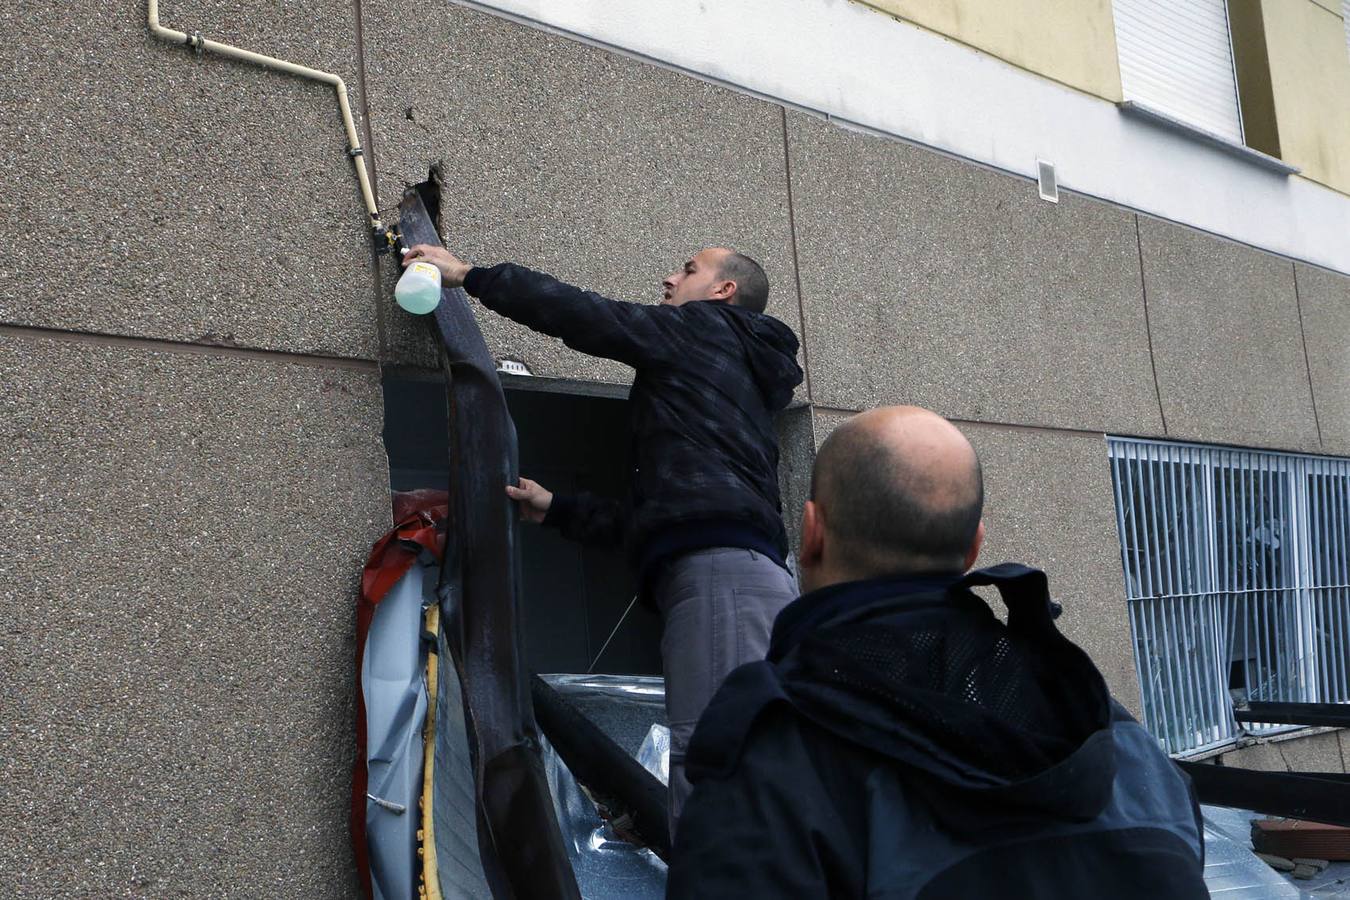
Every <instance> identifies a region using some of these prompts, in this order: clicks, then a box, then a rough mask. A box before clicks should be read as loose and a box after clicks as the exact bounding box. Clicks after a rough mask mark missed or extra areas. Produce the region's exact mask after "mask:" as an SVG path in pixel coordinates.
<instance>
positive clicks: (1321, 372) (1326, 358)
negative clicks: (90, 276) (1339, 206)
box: [1294, 263, 1350, 456]
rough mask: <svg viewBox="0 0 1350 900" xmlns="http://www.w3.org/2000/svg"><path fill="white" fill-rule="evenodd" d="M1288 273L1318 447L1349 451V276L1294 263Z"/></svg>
mask: <svg viewBox="0 0 1350 900" xmlns="http://www.w3.org/2000/svg"><path fill="white" fill-rule="evenodd" d="M1294 277H1295V278H1296V279H1297V280H1298V299H1299V310H1300V312H1301V313H1302V315H1303V337H1304V340H1305V341H1306V342H1307V347H1308V371H1309V373H1310V375H1311V378H1312V391H1313V400H1314V401H1315V403H1316V408H1317V423H1318V425H1319V427H1320V431H1321V437H1322V449H1323V450H1324V451H1326V452H1327V453H1335V454H1337V455H1339V456H1346V455H1350V341H1347V340H1346V335H1350V276H1346V275H1341V274H1340V273H1338V272H1331V271H1328V270H1326V269H1319V268H1317V267H1316V266H1309V265H1305V264H1304V263H1297V264H1296V265H1295V266H1294Z"/></svg>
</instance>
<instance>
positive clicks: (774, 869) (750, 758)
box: [666, 735, 865, 900]
mask: <svg viewBox="0 0 1350 900" xmlns="http://www.w3.org/2000/svg"><path fill="white" fill-rule="evenodd" d="M800 749H801V748H800V745H796V746H794V745H793V742H792V741H790V740H789V741H788V742H780V741H777V740H774V739H771V738H766V737H765V736H763V735H761V736H759V737H757V738H756V739H755V740H754V741H753V743H752V744H751V746H750V747H749V748H747V750H746V751H745V754H744V756H743V757H742V758H741V760H740V762H739V763H738V764H737V766H736V768H735V769H734V771H732V772H731V773H730V774H728V775H727V776H726V777H705V778H703V779H702V780H700V781H699V782H698V783H697V784H696V786H695V788H694V792H693V793H692V794H691V795H690V797H689V799H688V801H687V802H686V803H685V806H684V809H683V811H682V812H681V815H680V820H679V825H678V827H677V828H676V833H675V847H674V852H673V854H672V856H671V864H670V870H669V877H668V880H667V882H666V898H667V900H694V898H702V900H751V898H753V900H775V898H785V900H786V898H794V900H811V898H820V900H826V898H836V897H859V898H861V897H862V896H863V891H862V883H863V879H864V877H865V876H864V872H863V863H862V861H861V859H853V858H852V857H855V856H857V854H855V853H851V852H850V851H849V850H848V847H847V838H846V837H845V828H844V827H843V823H842V822H841V821H840V820H839V814H838V812H837V811H836V809H835V807H834V804H833V802H832V799H831V798H830V797H829V796H828V791H826V790H825V789H824V786H823V783H822V782H821V781H820V780H819V779H817V778H816V777H814V774H815V773H814V772H813V766H812V764H811V762H810V761H809V758H808V757H807V756H806V754H805V753H802V752H800Z"/></svg>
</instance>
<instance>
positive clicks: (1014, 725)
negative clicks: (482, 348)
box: [667, 566, 1208, 900]
mask: <svg viewBox="0 0 1350 900" xmlns="http://www.w3.org/2000/svg"><path fill="white" fill-rule="evenodd" d="M986 573H987V574H986ZM1044 578H1045V576H1044V575H1043V574H1042V573H1040V572H1037V571H1035V570H1031V569H1026V568H1024V567H1021V566H1000V567H995V569H991V570H984V572H983V573H972V576H970V577H969V578H968V579H967V580H959V578H958V576H945V577H943V576H935V577H930V578H903V579H890V580H885V579H883V580H877V581H864V582H854V583H852V584H847V585H837V586H835V587H832V588H827V589H824V590H821V591H817V592H815V593H813V594H810V595H807V596H805V597H803V598H801V599H799V600H797V601H796V602H795V603H793V604H792V605H790V606H788V607H787V608H786V609H785V610H784V611H783V612H782V613H781V614H780V615H779V617H778V620H777V622H776V623H775V626H774V634H773V640H772V644H771V647H770V651H769V658H768V660H766V661H764V662H762V663H751V664H749V665H745V666H742V667H741V668H739V669H737V670H736V671H734V672H733V673H732V674H731V675H730V676H729V677H728V679H727V681H726V682H725V683H724V685H723V687H722V689H721V690H720V691H719V692H718V694H717V695H716V697H715V698H714V699H713V702H712V704H711V705H710V706H709V708H708V710H707V711H706V712H705V713H704V714H703V717H702V719H700V721H699V724H698V728H697V730H696V731H695V733H694V737H693V739H692V743H691V746H690V749H689V755H688V757H687V760H686V765H687V767H688V772H689V775H690V778H691V780H693V782H694V785H695V787H694V792H693V794H692V796H691V797H690V798H689V800H688V802H687V804H686V806H685V808H684V812H683V815H682V817H681V819H680V824H679V829H678V833H677V835H676V841H675V850H674V858H673V861H672V865H671V868H670V879H669V884H668V893H667V896H668V897H672V898H681V900H682V898H693V897H698V898H710V900H716V898H735V900H747V898H756V900H764V898H778V897H783V898H787V897H792V898H814V897H820V898H824V897H831V898H835V897H858V898H862V897H867V898H924V900H931V898H948V897H950V898H976V897H979V898H984V897H1016V898H1040V897H1056V898H1059V897H1063V898H1080V897H1093V898H1127V897H1128V898H1147V900H1163V898H1200V897H1207V896H1208V893H1207V891H1206V889H1205V885H1204V880H1203V868H1204V843H1203V833H1204V832H1203V826H1202V824H1201V820H1200V813H1199V806H1198V805H1197V804H1196V802H1195V798H1194V795H1193V792H1192V791H1191V789H1190V783H1189V779H1187V778H1186V776H1185V775H1184V774H1182V773H1181V771H1180V770H1179V769H1178V768H1177V767H1176V766H1175V765H1174V764H1173V763H1172V762H1171V760H1169V759H1168V758H1167V756H1166V755H1165V754H1164V753H1163V752H1162V751H1161V749H1159V746H1158V743H1157V741H1156V740H1155V739H1154V738H1153V737H1152V736H1150V735H1149V734H1148V733H1147V732H1146V731H1145V730H1144V729H1143V728H1142V727H1141V726H1140V725H1139V724H1138V723H1137V722H1135V721H1134V720H1133V719H1132V718H1130V716H1129V714H1128V713H1127V712H1125V710H1124V709H1123V708H1122V707H1121V706H1120V705H1119V704H1117V703H1115V702H1114V701H1112V700H1111V699H1110V696H1109V695H1108V693H1107V690H1106V686H1105V683H1104V682H1103V680H1102V678H1101V675H1100V674H1099V673H1098V672H1097V670H1096V668H1095V667H1094V666H1093V665H1092V663H1091V662H1090V661H1089V660H1088V658H1087V656H1086V655H1085V654H1084V653H1083V652H1082V651H1081V650H1080V649H1079V648H1078V647H1076V646H1075V645H1074V644H1072V643H1070V642H1069V641H1068V640H1067V639H1065V638H1064V637H1063V636H1061V635H1060V634H1059V632H1058V631H1057V630H1056V629H1055V627H1054V625H1053V623H1052V621H1051V616H1050V612H1049V608H1048V607H1049V597H1048V594H1047V593H1046V592H1045V588H1044V585H1045V580H1044ZM990 581H1001V582H1003V583H1002V584H1000V590H1002V591H1003V592H1004V596H1005V601H1006V602H1008V605H1009V623H1008V625H1007V626H1005V625H1003V624H1002V623H1001V622H999V621H998V619H996V618H995V617H994V615H993V613H992V612H991V611H990V610H989V608H988V607H987V606H986V605H985V603H984V601H982V600H981V599H979V597H978V596H976V595H975V594H974V593H972V592H970V591H969V590H968V589H967V586H968V585H969V584H972V583H975V584H978V583H989V582H990Z"/></svg>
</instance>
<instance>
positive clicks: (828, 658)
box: [770, 573, 1116, 832]
mask: <svg viewBox="0 0 1350 900" xmlns="http://www.w3.org/2000/svg"><path fill="white" fill-rule="evenodd" d="M1036 574H1037V575H1040V573H1036ZM1041 578H1042V579H1043V578H1044V576H1043V575H1041ZM949 580H950V581H953V582H954V583H953V584H951V586H950V587H948V588H947V589H945V590H944V589H942V588H936V589H935V585H934V584H933V583H932V582H931V580H924V579H919V580H908V581H906V580H902V581H901V582H900V583H899V584H897V583H894V582H893V581H892V582H888V581H885V580H882V581H880V582H855V583H853V584H850V585H842V586H836V588H834V589H827V590H828V591H830V593H829V594H828V595H827V596H825V597H823V598H822V597H818V596H815V595H808V596H807V597H804V598H802V599H801V600H799V601H797V604H794V605H793V606H794V607H795V606H797V605H798V604H801V605H802V607H803V608H802V609H801V610H793V607H789V609H788V610H785V611H784V613H783V615H782V616H780V619H779V623H778V625H779V626H781V627H776V628H775V633H774V646H773V647H772V649H771V651H770V658H771V659H774V660H776V661H775V662H774V668H775V669H776V671H777V677H778V680H779V683H780V685H781V689H782V692H783V695H784V696H785V697H786V699H787V700H788V701H789V702H790V703H791V704H792V705H793V706H794V707H795V708H796V709H797V710H798V711H799V712H800V713H801V714H803V715H804V716H805V717H806V718H808V719H810V720H811V721H812V722H814V723H815V724H816V725H817V726H819V727H821V728H824V729H826V730H828V731H830V732H833V733H834V734H835V735H837V736H838V737H840V738H842V739H844V740H846V741H848V742H850V743H853V744H856V745H858V746H861V747H864V748H866V749H868V750H870V751H872V752H874V753H877V754H880V755H882V756H884V757H887V758H889V759H891V760H894V761H895V762H896V763H897V764H899V765H900V766H901V767H902V768H903V769H904V770H905V771H906V772H907V773H908V774H907V777H906V783H908V784H912V785H913V786H914V787H915V789H916V790H918V791H919V792H920V793H922V794H924V795H926V796H927V797H928V798H929V800H930V801H931V802H930V804H929V805H930V806H931V807H932V809H933V810H934V814H935V815H936V816H937V817H938V818H939V819H940V820H942V821H943V822H944V824H945V825H946V826H947V827H950V828H953V829H955V830H959V831H964V832H969V831H975V830H980V829H983V828H989V827H993V826H1003V827H1006V826H1009V825H1015V824H1016V822H1017V821H1018V820H1019V819H1031V818H1036V819H1039V820H1044V818H1045V817H1047V816H1049V817H1052V818H1057V819H1064V820H1070V821H1087V820H1090V819H1092V818H1093V817H1095V816H1096V815H1097V814H1098V813H1099V812H1100V811H1101V810H1102V809H1103V808H1104V807H1105V805H1106V803H1107V802H1108V801H1109V799H1110V796H1111V790H1112V784H1113V782H1114V779H1115V774H1116V762H1115V750H1114V747H1115V745H1114V740H1113V738H1112V734H1111V731H1110V725H1111V720H1112V708H1111V701H1110V695H1109V693H1108V692H1107V689H1106V685H1105V682H1104V681H1103V679H1102V677H1101V674H1100V673H1099V672H1098V671H1097V669H1096V667H1095V666H1093V664H1092V662H1091V661H1090V660H1089V659H1088V657H1087V656H1086V654H1084V653H1083V651H1082V650H1080V649H1079V648H1078V647H1077V646H1075V645H1074V644H1072V643H1071V642H1070V641H1068V640H1067V639H1065V638H1064V637H1063V636H1062V635H1060V633H1059V632H1058V630H1056V629H1055V627H1054V625H1053V623H1052V622H1051V620H1050V617H1049V615H1048V613H1047V614H1045V615H1039V616H1029V615H1027V614H1026V612H1025V609H1023V610H1021V614H1019V610H1018V609H1017V607H1016V606H1015V605H1014V604H1013V603H1010V604H1009V607H1010V611H1009V624H1008V625H1004V624H1003V623H1002V622H1000V621H998V619H997V618H996V617H995V616H994V614H993V612H992V611H991V610H990V609H989V607H988V606H987V605H986V604H985V602H984V601H983V600H982V599H980V597H979V596H977V595H976V594H974V593H973V592H971V591H970V590H968V589H967V588H966V587H965V586H964V583H962V582H955V580H954V579H949ZM820 593H822V592H816V594H820ZM1005 596H1006V594H1005ZM1044 602H1045V603H1047V604H1048V602H1049V597H1048V594H1046V595H1045V596H1044ZM789 611H792V612H793V613H794V614H792V615H790V614H789ZM794 620H795V621H796V622H798V623H802V622H806V623H809V630H806V632H805V633H804V634H803V628H802V627H800V624H799V625H798V627H796V628H795V629H794V627H793V626H794ZM812 620H814V621H812ZM794 631H795V635H794Z"/></svg>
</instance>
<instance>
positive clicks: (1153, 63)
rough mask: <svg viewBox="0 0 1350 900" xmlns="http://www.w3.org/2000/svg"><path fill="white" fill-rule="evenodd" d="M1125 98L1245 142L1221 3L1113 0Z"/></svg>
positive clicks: (1205, 0)
mask: <svg viewBox="0 0 1350 900" xmlns="http://www.w3.org/2000/svg"><path fill="white" fill-rule="evenodd" d="M1112 8H1113V10H1114V13H1115V22H1116V46H1117V52H1118V54H1119V57H1120V84H1121V89H1122V90H1123V91H1124V94H1125V99H1126V100H1134V101H1136V102H1138V103H1141V104H1144V105H1147V106H1150V107H1152V108H1154V109H1156V110H1158V111H1160V112H1163V113H1166V114H1167V115H1170V116H1172V117H1174V118H1176V119H1180V120H1181V121H1183V122H1187V123H1189V124H1191V125H1194V126H1196V127H1197V128H1201V129H1204V130H1205V131H1208V132H1211V133H1213V134H1217V135H1219V136H1220V137H1223V138H1227V139H1228V140H1231V141H1233V142H1235V143H1238V144H1240V143H1242V115H1241V113H1240V111H1239V108H1238V95H1237V79H1236V77H1235V75H1234V74H1233V48H1232V42H1231V40H1230V38H1229V33H1228V7H1227V5H1226V4H1225V3H1224V0H1113V2H1112Z"/></svg>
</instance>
